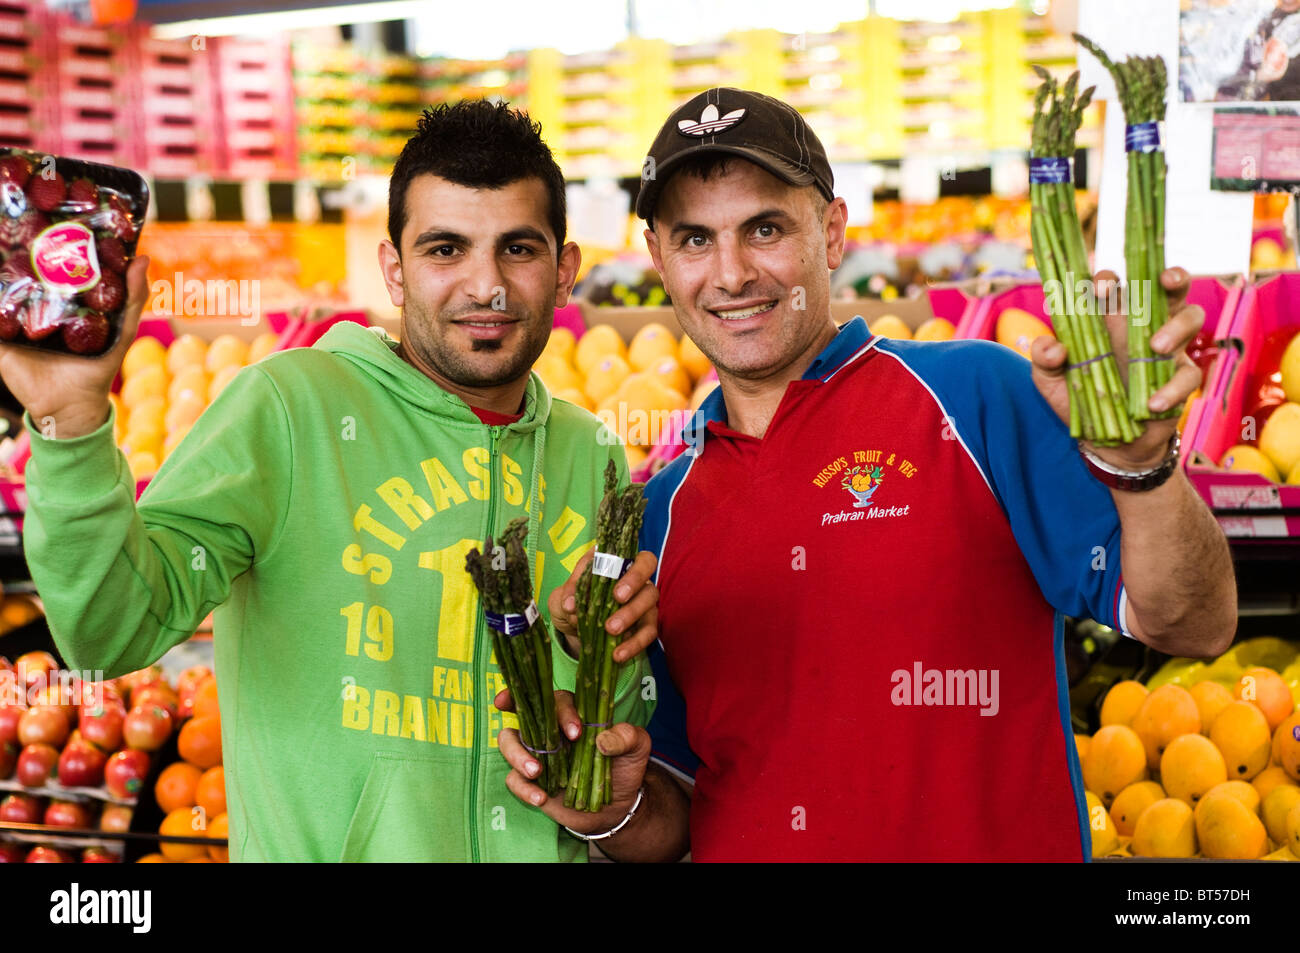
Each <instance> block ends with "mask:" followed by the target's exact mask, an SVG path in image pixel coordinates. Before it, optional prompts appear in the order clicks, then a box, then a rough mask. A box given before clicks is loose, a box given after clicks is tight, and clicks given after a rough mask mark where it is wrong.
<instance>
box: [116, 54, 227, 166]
mask: <svg viewBox="0 0 1300 953" xmlns="http://www.w3.org/2000/svg"><path fill="white" fill-rule="evenodd" d="M209 58H210V54H209V53H208V51H207V50H206V49H204V50H195V49H194V48H193V47H192V45H191V44H190V41H188V40H179V39H178V40H160V39H156V38H154V37H151V36H149V35H148V34H147V33H146V32H144V31H143V30H141V31H137V33H136V35H135V37H134V39H133V41H132V51H131V79H130V82H129V84H128V88H129V90H130V98H131V101H132V106H133V111H134V114H135V128H136V145H137V149H138V155H139V160H138V161H139V163H140V165H141V167H142V168H144V169H147V170H148V171H150V172H152V173H153V174H154V175H159V176H164V177H169V178H174V177H182V176H189V175H198V174H207V173H211V172H212V171H213V170H214V166H215V161H214V159H215V155H214V153H215V139H216V129H215V121H216V119H215V114H216V102H215V100H214V92H213V88H212V76H211V64H210V63H209Z"/></svg>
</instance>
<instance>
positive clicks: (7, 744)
mask: <svg viewBox="0 0 1300 953" xmlns="http://www.w3.org/2000/svg"><path fill="white" fill-rule="evenodd" d="M20 750H22V749H20V748H19V747H18V745H16V744H14V743H13V742H12V741H0V781H7V780H9V778H10V777H12V775H13V773H14V768H16V767H18V752H19V751H20Z"/></svg>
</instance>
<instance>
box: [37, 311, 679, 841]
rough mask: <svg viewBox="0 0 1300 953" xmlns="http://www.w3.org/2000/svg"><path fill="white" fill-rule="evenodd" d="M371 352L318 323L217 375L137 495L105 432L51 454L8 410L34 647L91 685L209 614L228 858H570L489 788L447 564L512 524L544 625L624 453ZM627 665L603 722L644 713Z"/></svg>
mask: <svg viewBox="0 0 1300 953" xmlns="http://www.w3.org/2000/svg"><path fill="white" fill-rule="evenodd" d="M394 347H395V342H394V341H392V340H391V339H389V338H387V337H385V336H383V335H382V334H381V333H380V332H379V331H378V330H377V329H372V330H367V329H366V328H363V327H361V326H360V325H358V324H353V323H341V324H339V325H336V326H335V327H334V328H332V329H331V330H330V331H329V332H328V333H327V334H326V335H325V336H324V337H322V338H321V340H320V341H319V342H318V343H317V345H316V346H315V347H314V348H301V349H295V350H290V351H285V352H283V353H280V354H275V355H272V356H270V357H268V358H266V359H264V360H263V361H261V362H259V363H258V364H256V365H254V366H252V367H250V368H248V369H246V370H244V371H242V372H241V373H240V374H239V376H238V377H236V378H235V380H234V381H233V382H232V383H231V384H230V385H229V386H228V387H227V388H226V389H225V390H223V391H222V393H221V394H220V396H219V397H218V398H217V399H216V400H215V401H214V402H213V404H212V406H211V407H209V408H208V410H207V411H206V412H205V413H204V414H203V415H202V417H200V418H199V420H198V422H197V423H196V424H195V425H194V428H193V429H192V430H191V431H190V433H189V434H188V435H187V436H186V438H185V439H184V440H183V441H182V443H181V444H180V446H178V447H177V448H176V450H175V451H174V452H173V453H172V454H171V456H170V457H169V458H168V459H167V461H166V462H165V463H164V464H163V466H162V468H161V469H160V470H159V472H158V475H157V476H156V477H155V478H154V480H153V481H152V482H151V483H150V485H149V488H148V489H147V491H146V492H145V494H144V495H143V497H142V498H141V499H140V502H139V505H138V507H137V506H135V505H134V503H133V499H134V493H133V487H134V484H133V481H132V479H131V475H130V472H129V470H128V468H127V465H126V460H125V458H124V457H123V455H122V454H121V452H120V451H119V450H118V449H117V448H116V447H115V446H114V444H113V438H112V421H111V420H110V421H109V422H108V423H106V424H105V425H104V426H103V427H101V428H100V429H99V430H98V431H96V432H95V433H93V434H88V435H86V436H83V437H79V438H76V439H72V440H48V439H45V438H44V437H42V436H40V434H39V431H38V430H37V429H36V428H33V427H31V424H30V421H29V424H28V425H29V428H30V429H31V430H32V433H33V437H32V443H33V447H32V456H31V460H30V462H29V465H28V470H27V478H28V487H27V494H28V512H27V517H26V523H25V527H24V530H25V540H26V549H27V559H28V564H29V566H30V568H31V572H32V578H33V580H34V581H35V582H36V585H37V589H38V591H39V592H40V594H41V597H42V599H43V600H44V602H45V606H46V611H47V615H48V618H49V622H50V628H51V631H52V632H53V634H54V638H55V642H56V643H57V645H58V647H59V650H60V651H61V652H62V653H63V655H64V658H65V660H66V661H67V663H68V665H69V666H70V667H72V668H73V669H77V670H92V671H93V670H103V672H104V674H105V676H106V677H113V676H116V675H121V674H123V673H126V672H130V671H133V670H135V669H139V668H141V667H143V666H145V665H148V664H150V663H152V662H154V661H156V660H157V659H158V658H159V657H160V656H162V655H163V654H164V653H165V652H166V651H167V650H168V649H169V648H171V647H172V646H174V645H176V644H178V643H180V642H182V641H184V640H185V639H187V638H189V636H190V635H191V634H192V633H193V632H194V629H195V628H196V627H197V625H198V624H199V623H200V622H201V621H202V619H203V618H204V616H205V615H206V614H207V613H208V612H209V610H212V611H213V618H214V629H215V632H214V639H215V646H214V647H215V655H216V674H217V684H218V686H219V690H220V704H221V713H222V743H223V748H224V753H225V775H226V793H227V799H228V805H229V829H230V846H231V859H232V860H237V861H238V860H244V861H258V860H273V861H306V860H317V861H330V860H345V861H351V860H400V861H421V860H424V861H428V860H441V861H449V860H476V861H477V860H483V861H553V860H565V861H573V860H584V859H585V858H586V853H587V851H586V845H585V844H582V843H580V842H578V841H576V840H574V839H573V838H571V837H569V836H568V835H567V834H565V833H564V832H563V831H562V830H560V828H559V827H557V826H556V825H555V824H554V823H553V822H552V821H551V820H549V819H548V818H547V817H546V816H545V815H543V814H542V813H541V812H540V811H537V810H535V809H533V808H530V807H527V806H525V805H523V804H522V803H520V802H519V801H518V800H517V799H516V798H515V797H514V795H512V794H511V793H510V792H509V790H508V789H507V788H506V786H505V776H506V774H507V773H508V765H507V764H506V762H505V759H504V758H502V757H501V754H500V752H499V751H498V750H497V748H496V737H497V734H498V733H499V732H500V730H501V728H502V726H503V723H504V724H506V725H513V724H514V718H513V716H502V715H501V714H500V713H499V712H497V710H496V709H495V708H494V707H493V706H492V699H493V697H494V696H495V694H496V692H497V690H498V689H500V688H501V687H503V684H504V683H503V680H502V678H501V675H500V673H499V669H498V668H497V665H496V664H495V661H494V659H493V656H492V652H491V640H490V638H489V637H488V634H487V631H486V628H485V625H484V622H483V616H482V612H481V611H480V608H479V603H478V596H477V593H476V591H475V590H474V587H473V584H472V583H471V582H470V579H469V576H468V574H467V573H466V571H465V555H466V553H467V552H468V551H469V550H470V549H471V548H473V547H476V546H482V543H483V540H484V538H485V537H486V536H487V535H488V534H489V533H492V534H493V535H494V536H495V535H497V534H498V533H499V532H500V531H501V530H502V529H504V527H505V525H506V524H507V523H508V522H509V521H510V520H511V519H513V518H514V517H517V516H520V515H524V514H527V515H528V516H529V517H530V522H529V536H528V551H529V552H530V553H533V554H535V555H534V559H535V560H536V564H535V567H534V582H535V584H537V603H538V606H539V608H541V609H542V612H543V615H544V616H546V615H547V613H546V597H547V596H548V595H549V594H550V592H551V591H552V590H553V589H555V588H556V587H557V586H560V585H562V584H563V583H564V581H565V580H566V579H567V578H568V577H569V575H570V573H571V571H572V569H573V566H574V565H575V563H576V562H577V560H578V558H579V557H580V556H581V555H582V553H583V552H585V551H586V550H587V549H588V548H589V547H590V545H591V542H592V540H593V538H594V535H595V513H596V507H597V505H598V504H599V502H600V496H601V493H602V490H603V486H602V474H603V470H604V467H605V462H606V461H607V460H609V459H611V458H612V459H614V460H615V461H616V462H617V465H618V467H619V472H620V475H621V478H622V480H623V481H624V482H626V479H627V475H626V474H627V465H626V458H625V457H624V455H623V451H622V448H621V447H619V446H618V445H617V444H616V443H615V442H614V441H613V439H612V438H611V437H609V436H608V432H606V431H604V428H603V427H602V426H601V424H600V423H599V422H598V421H597V420H596V419H595V418H594V417H593V416H591V415H590V414H588V413H587V412H586V411H584V410H581V409H579V408H577V407H574V406H573V405H571V404H567V403H565V402H563V401H553V400H552V399H551V396H550V394H549V393H548V392H547V391H546V388H545V387H544V386H543V385H542V383H541V381H540V380H539V379H538V378H537V377H536V375H533V376H531V377H530V379H529V382H528V387H527V395H526V397H525V412H524V415H523V417H522V418H521V419H520V420H519V421H518V422H516V423H514V424H510V425H508V426H504V427H489V426H486V425H484V424H483V423H481V422H480V421H479V419H478V418H477V417H476V416H475V415H474V413H473V412H472V411H471V410H470V408H469V407H468V406H467V405H466V404H465V403H464V402H463V401H462V400H461V399H460V398H458V397H455V396H454V395H452V394H450V393H448V392H446V391H444V390H442V389H441V388H439V387H438V386H437V385H435V384H434V383H433V382H432V381H430V380H429V379H428V378H427V377H425V376H424V375H423V374H421V373H420V372H419V371H417V370H416V369H415V368H413V367H411V366H410V365H409V364H407V363H406V362H405V361H403V360H402V359H401V358H399V357H398V356H397V355H396V354H395V353H394V350H393V349H394ZM534 499H536V500H538V501H539V502H540V505H536V506H535V505H533V503H532V501H533V500H534ZM547 621H548V623H549V618H548V620H547ZM553 654H554V656H555V660H556V666H555V668H556V684H557V686H558V687H561V688H569V689H572V687H573V679H574V674H575V671H576V663H575V662H574V661H572V660H571V659H570V658H569V656H568V655H567V653H566V652H565V650H564V649H563V647H562V646H561V645H560V644H559V642H558V641H557V642H556V644H555V648H554V653H553ZM648 671H649V669H648V666H647V665H646V664H645V661H644V657H641V658H640V659H638V660H637V662H636V663H635V664H631V665H628V666H627V667H626V668H625V670H624V672H623V673H622V676H621V678H620V679H619V683H618V687H617V694H618V700H617V702H616V709H615V714H616V719H617V720H628V721H632V722H633V723H636V724H645V723H646V722H647V721H648V719H649V715H650V710H651V707H652V705H651V703H650V702H648V701H646V700H645V699H643V694H644V695H646V696H650V697H653V692H652V691H649V690H646V691H644V692H643V688H642V682H643V679H645V678H646V676H647V673H648ZM503 717H504V718H505V719H506V720H505V721H504V722H503Z"/></svg>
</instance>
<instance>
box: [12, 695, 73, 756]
mask: <svg viewBox="0 0 1300 953" xmlns="http://www.w3.org/2000/svg"><path fill="white" fill-rule="evenodd" d="M67 740H68V716H67V715H65V714H64V713H63V709H62V708H57V707H55V706H54V705H41V706H39V707H36V708H29V709H27V710H26V711H25V712H23V716H22V718H20V719H19V720H18V741H19V743H20V744H23V745H37V744H42V745H54V747H56V748H58V747H60V746H61V745H62V744H63V743H64V742H65V741H67Z"/></svg>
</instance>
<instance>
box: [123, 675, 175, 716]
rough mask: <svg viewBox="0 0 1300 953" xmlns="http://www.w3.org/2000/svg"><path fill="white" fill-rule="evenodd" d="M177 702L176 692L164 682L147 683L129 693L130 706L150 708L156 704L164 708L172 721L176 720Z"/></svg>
mask: <svg viewBox="0 0 1300 953" xmlns="http://www.w3.org/2000/svg"><path fill="white" fill-rule="evenodd" d="M178 702H179V699H178V698H177V697H176V693H175V692H174V691H172V690H171V687H170V686H169V685H168V684H167V683H166V682H161V683H155V684H153V685H148V686H146V687H145V688H141V689H139V690H137V691H134V692H132V693H131V707H132V708H142V707H143V708H150V707H153V706H155V705H156V706H158V707H159V708H162V709H164V710H166V712H167V714H169V715H171V718H172V721H173V722H174V721H175V720H176V709H177V706H178Z"/></svg>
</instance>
